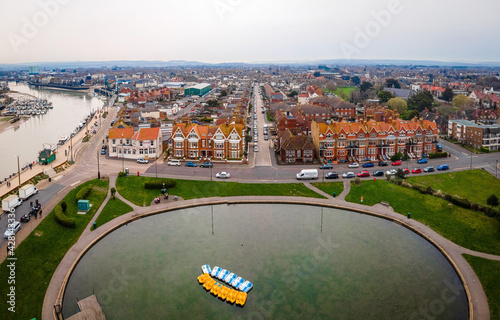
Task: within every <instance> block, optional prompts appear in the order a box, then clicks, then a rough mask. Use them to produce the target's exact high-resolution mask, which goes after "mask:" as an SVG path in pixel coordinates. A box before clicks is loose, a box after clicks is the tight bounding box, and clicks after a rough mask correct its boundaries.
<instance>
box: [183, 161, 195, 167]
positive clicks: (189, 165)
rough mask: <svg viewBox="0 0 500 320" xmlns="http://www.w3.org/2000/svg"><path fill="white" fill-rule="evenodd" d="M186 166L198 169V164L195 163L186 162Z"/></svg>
mask: <svg viewBox="0 0 500 320" xmlns="http://www.w3.org/2000/svg"><path fill="white" fill-rule="evenodd" d="M185 166H186V167H196V163H194V162H193V161H188V162H186V164H185Z"/></svg>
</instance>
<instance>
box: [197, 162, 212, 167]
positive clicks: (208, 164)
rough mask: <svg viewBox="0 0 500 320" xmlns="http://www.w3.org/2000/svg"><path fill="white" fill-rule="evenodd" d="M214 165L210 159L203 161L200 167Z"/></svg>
mask: <svg viewBox="0 0 500 320" xmlns="http://www.w3.org/2000/svg"><path fill="white" fill-rule="evenodd" d="M213 166H214V165H213V163H212V162H210V161H207V162H203V163H202V164H200V167H202V168H212V167H213Z"/></svg>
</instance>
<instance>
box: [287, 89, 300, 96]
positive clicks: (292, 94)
mask: <svg viewBox="0 0 500 320" xmlns="http://www.w3.org/2000/svg"><path fill="white" fill-rule="evenodd" d="M298 94H299V93H298V92H297V91H295V90H293V91H292V92H290V93H289V94H288V96H289V97H290V98H293V97H295V96H297V95H298Z"/></svg>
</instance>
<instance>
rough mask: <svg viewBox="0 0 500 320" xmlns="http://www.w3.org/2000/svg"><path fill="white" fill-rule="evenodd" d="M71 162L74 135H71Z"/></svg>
mask: <svg viewBox="0 0 500 320" xmlns="http://www.w3.org/2000/svg"><path fill="white" fill-rule="evenodd" d="M70 136H71V150H70V151H71V161H72V162H73V133H71V135H70Z"/></svg>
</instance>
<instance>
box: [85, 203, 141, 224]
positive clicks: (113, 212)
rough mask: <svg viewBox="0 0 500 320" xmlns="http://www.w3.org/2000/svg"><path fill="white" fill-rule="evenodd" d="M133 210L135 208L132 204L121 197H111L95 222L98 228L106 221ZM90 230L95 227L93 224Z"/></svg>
mask: <svg viewBox="0 0 500 320" xmlns="http://www.w3.org/2000/svg"><path fill="white" fill-rule="evenodd" d="M132 210H133V209H132V207H131V206H129V205H128V204H126V203H125V202H123V201H121V200H120V199H118V198H110V199H109V200H108V202H107V203H106V205H105V206H104V208H103V209H102V211H101V213H100V214H99V216H98V217H97V219H96V221H95V223H96V224H97V228H99V227H100V226H102V225H103V224H105V223H106V222H108V221H111V220H113V219H114V218H117V217H119V216H121V215H124V214H126V213H129V212H130V211H132ZM90 230H92V231H93V230H95V229H94V227H93V226H92V227H90Z"/></svg>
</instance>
